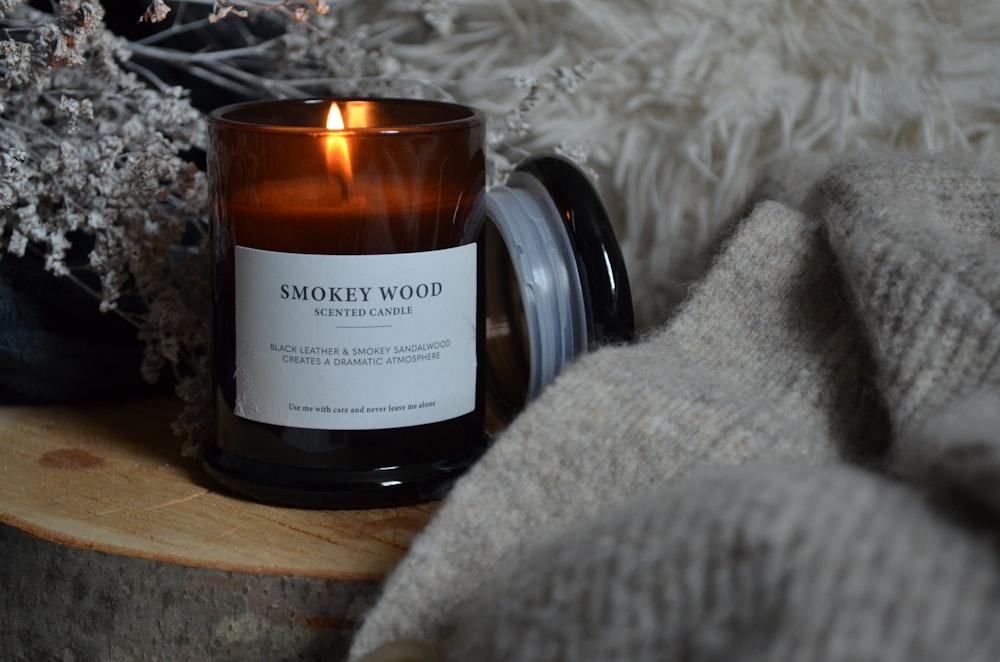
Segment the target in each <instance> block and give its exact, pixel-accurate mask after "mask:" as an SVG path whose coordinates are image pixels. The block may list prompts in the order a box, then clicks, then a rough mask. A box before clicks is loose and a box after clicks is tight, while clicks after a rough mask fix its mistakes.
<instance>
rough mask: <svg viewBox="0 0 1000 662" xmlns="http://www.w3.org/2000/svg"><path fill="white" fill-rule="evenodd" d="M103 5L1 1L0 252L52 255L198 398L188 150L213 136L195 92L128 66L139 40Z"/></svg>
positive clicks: (49, 261)
mask: <svg viewBox="0 0 1000 662" xmlns="http://www.w3.org/2000/svg"><path fill="white" fill-rule="evenodd" d="M103 14H104V10H103V8H102V7H101V6H100V5H97V4H93V3H90V2H86V1H80V0H64V1H63V2H61V3H59V4H58V5H55V9H54V12H53V14H47V13H43V12H40V11H36V10H34V9H31V8H30V7H26V6H23V5H22V6H10V4H9V3H8V5H7V6H6V7H5V8H4V14H3V16H2V20H3V23H2V26H3V34H4V37H5V39H4V40H3V41H0V55H2V56H3V61H2V64H0V92H2V93H3V106H2V108H0V145H2V148H0V250H2V251H4V252H6V253H8V254H9V255H8V256H7V257H4V258H0V259H11V258H12V257H20V256H23V255H24V254H25V253H26V252H35V253H38V254H40V255H42V256H43V258H44V264H45V268H46V269H48V270H49V271H52V272H54V273H56V274H59V275H63V276H65V277H67V278H70V279H73V280H74V281H75V282H77V283H78V284H79V285H80V287H81V288H82V289H84V290H86V291H90V292H92V294H93V295H94V296H95V297H96V299H97V301H98V304H97V305H99V306H100V308H101V310H104V311H114V312H115V313H116V314H119V315H121V316H122V317H123V318H125V319H127V320H128V321H129V322H131V323H132V324H134V325H135V326H136V328H137V334H138V336H139V338H141V339H142V340H143V341H144V342H145V344H146V352H145V361H144V363H143V366H142V372H143V375H144V376H145V377H146V378H147V379H148V380H150V381H156V380H158V379H159V377H160V372H161V370H162V369H163V368H164V367H165V366H168V365H169V366H170V368H172V369H173V370H174V371H175V373H176V377H177V379H178V380H179V384H180V385H181V388H182V389H183V390H185V391H186V392H188V393H189V395H191V396H193V395H194V391H197V390H198V389H197V388H196V387H195V386H194V384H195V383H196V382H199V381H201V377H200V375H199V374H198V373H199V371H200V370H201V368H200V364H201V363H202V361H203V359H202V355H203V354H204V349H205V348H206V347H207V343H208V333H207V331H208V330H207V320H208V315H207V302H208V301H209V299H208V297H207V292H206V291H205V289H206V285H205V278H204V276H203V274H200V273H199V271H200V270H199V269H192V268H191V267H192V265H191V264H189V262H191V261H196V257H197V255H198V254H199V251H201V250H203V244H204V238H203V235H204V232H203V228H204V207H205V186H204V177H203V175H202V174H201V173H199V172H198V169H197V167H196V166H195V165H194V164H193V163H191V162H189V161H188V160H185V159H184V158H182V157H181V153H182V152H184V151H185V150H190V149H192V148H193V147H195V146H196V145H200V144H201V143H202V141H203V137H202V136H203V134H204V119H203V117H202V114H201V113H199V112H198V111H197V110H195V109H194V108H192V107H191V105H190V103H189V102H188V100H187V94H186V92H185V91H184V90H182V89H180V88H176V87H175V88H165V89H153V88H150V87H148V86H147V85H145V84H144V83H142V82H141V81H140V80H139V79H138V78H137V77H136V76H135V75H134V74H132V73H129V72H126V71H125V70H124V69H123V68H122V66H121V65H122V63H123V62H125V61H127V59H128V57H129V55H130V49H129V47H128V44H127V43H125V41H124V40H122V39H120V38H118V37H115V36H114V35H112V34H111V33H110V32H108V31H107V30H106V29H105V28H104V25H103V22H102V18H103ZM185 235H187V236H188V237H191V236H192V235H193V236H194V237H195V239H194V240H188V241H186V242H185V239H184V238H185ZM74 242H85V243H88V244H89V245H90V249H89V252H88V254H87V258H86V262H85V263H83V264H79V263H73V262H72V261H71V260H70V259H69V258H68V254H69V249H70V247H71V246H72V245H73V244H74ZM0 255H2V253H0ZM192 255H193V256H194V257H195V260H192ZM82 273H87V274H94V275H96V276H97V277H98V279H99V284H98V285H97V286H96V287H95V286H93V285H91V282H92V281H91V279H88V278H82V277H81V274H82ZM123 298H127V299H129V300H131V301H137V302H139V306H138V307H136V308H133V307H128V308H122V307H120V306H119V302H120V301H122V299H123ZM205 395H207V390H206V393H205ZM196 397H198V398H199V399H200V396H196ZM189 402H191V403H192V404H194V405H196V406H197V404H198V403H197V401H196V400H194V399H189ZM189 418H190V420H192V421H193V420H197V419H198V418H199V416H197V415H193V416H190V417H189ZM185 433H186V434H187V435H188V436H189V437H191V436H193V435H196V434H201V433H202V432H200V431H199V430H187V431H185Z"/></svg>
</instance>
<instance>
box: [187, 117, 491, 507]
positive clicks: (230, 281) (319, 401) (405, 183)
mask: <svg viewBox="0 0 1000 662" xmlns="http://www.w3.org/2000/svg"><path fill="white" fill-rule="evenodd" d="M322 115H325V117H322ZM211 127H212V133H211V140H212V153H211V154H210V168H209V172H210V179H211V182H212V193H213V205H212V210H213V233H214V246H215V254H216V260H215V269H216V273H215V288H216V310H215V324H214V325H215V337H214V351H213V357H214V358H213V361H214V374H215V381H216V394H217V396H216V397H217V413H218V414H217V419H218V429H217V439H216V443H215V444H213V445H212V446H211V447H210V448H209V450H208V451H207V452H206V456H205V458H206V466H207V467H208V468H209V470H210V472H211V473H212V474H213V475H215V476H216V477H217V478H218V479H220V480H222V481H223V482H225V483H227V484H229V485H230V486H231V487H234V488H235V489H237V490H240V491H242V492H244V493H246V494H249V495H250V496H254V497H257V498H261V499H265V500H271V501H280V502H284V503H294V504H300V505H329V506H343V505H346V506H356V505H386V504H390V503H400V502H406V501H415V500H424V499H428V498H433V497H434V496H435V495H439V494H440V492H441V490H442V489H444V488H445V487H446V486H447V484H448V483H449V482H450V481H451V480H453V479H454V477H455V476H456V475H457V474H458V473H459V472H460V471H461V470H462V469H463V468H464V467H465V466H467V465H468V464H469V463H471V461H472V460H473V459H474V458H475V457H476V456H477V454H478V453H479V452H480V451H481V449H482V445H483V435H484V433H483V375H482V368H481V366H480V364H479V361H478V359H477V356H478V353H479V351H480V349H481V347H482V343H483V338H482V336H483V334H482V333H481V329H482V326H483V325H482V308H483V306H482V301H481V298H482V274H481V273H480V270H479V268H478V264H479V262H480V254H481V251H480V247H479V244H478V243H477V242H476V240H475V236H474V235H475V234H476V233H475V232H473V229H474V228H478V225H479V218H480V215H481V213H482V199H483V193H484V192H483V187H484V182H485V176H484V160H483V147H482V142H483V120H482V116H481V114H480V113H478V112H476V111H473V110H470V109H467V108H464V107H460V106H454V105H450V104H437V103H430V102H407V101H386V102H371V101H342V102H334V103H330V102H323V103H319V102H311V101H288V102H268V103H263V104H244V105H241V106H236V107H233V108H231V109H226V110H223V111H218V112H216V113H215V114H213V120H212V123H211Z"/></svg>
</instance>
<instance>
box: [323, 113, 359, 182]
mask: <svg viewBox="0 0 1000 662" xmlns="http://www.w3.org/2000/svg"><path fill="white" fill-rule="evenodd" d="M326 128H327V129H344V128H346V127H345V125H344V117H343V115H341V114H340V108H339V106H337V104H336V102H334V103H331V104H330V112H329V113H328V114H327V116H326ZM326 167H327V170H328V171H329V173H330V176H331V177H333V178H334V179H338V180H340V185H341V187H342V189H343V192H344V197H345V198H346V197H347V188H348V184H349V183H350V181H351V179H353V174H352V172H351V151H350V149H349V148H348V144H347V138H346V137H345V136H342V135H335V134H333V135H328V136H326Z"/></svg>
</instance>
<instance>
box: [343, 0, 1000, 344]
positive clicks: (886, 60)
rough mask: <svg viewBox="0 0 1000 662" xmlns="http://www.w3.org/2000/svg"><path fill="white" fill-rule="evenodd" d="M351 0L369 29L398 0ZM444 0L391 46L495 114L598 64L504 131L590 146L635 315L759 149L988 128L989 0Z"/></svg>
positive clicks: (690, 250) (994, 50)
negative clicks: (528, 84) (425, 24)
mask: <svg viewBox="0 0 1000 662" xmlns="http://www.w3.org/2000/svg"><path fill="white" fill-rule="evenodd" d="M357 5H358V7H357V8H356V10H355V11H357V12H358V14H359V15H357V16H355V17H354V19H355V20H358V21H364V22H367V23H370V24H371V25H372V28H373V31H372V34H373V35H375V36H378V35H379V34H382V35H385V36H391V37H393V38H395V39H399V37H400V31H401V30H403V23H401V21H402V20H404V19H403V18H402V17H404V16H405V14H406V12H407V11H408V10H409V8H411V7H412V6H413V3H412V2H405V1H403V0H400V2H398V3H366V2H360V3H357ZM365 5H367V6H368V7H365ZM394 5H395V6H398V7H399V13H398V14H397V13H396V12H395V10H394V9H393V6H394ZM445 5H446V3H442V2H435V1H433V0H431V1H428V2H425V3H424V6H425V8H426V11H427V12H428V17H429V18H432V19H437V20H436V23H437V25H439V26H440V25H442V24H444V25H446V26H449V25H450V30H448V31H447V33H446V34H442V35H439V36H436V37H431V38H426V35H424V36H423V37H422V38H420V39H414V45H413V46H410V47H403V48H399V49H397V50H396V55H397V56H398V57H399V58H400V59H401V60H402V61H403V62H404V64H405V65H406V66H407V67H409V68H411V69H412V72H413V74H414V75H418V76H425V77H427V78H429V79H432V80H435V81H440V82H442V83H443V82H445V81H451V83H450V84H447V85H446V88H447V89H448V90H449V91H450V92H451V93H452V94H453V95H454V96H455V97H456V98H457V99H458V100H460V101H463V102H466V103H470V104H474V105H479V106H480V107H483V108H484V109H485V110H487V111H488V112H490V113H491V114H493V115H494V116H495V117H502V115H503V113H504V112H505V111H507V110H509V109H510V108H512V107H514V106H515V105H516V104H517V102H518V101H519V100H520V99H521V97H522V96H523V95H524V94H525V90H524V89H523V88H518V87H517V85H516V84H512V83H517V82H519V81H520V82H523V81H525V80H530V79H531V77H532V76H533V75H536V74H537V75H541V76H543V77H544V76H545V75H546V72H555V74H554V75H553V76H552V78H550V80H551V81H554V85H555V86H556V87H558V85H559V81H560V72H562V73H563V74H566V73H567V72H568V71H569V68H572V67H574V66H577V65H581V64H583V65H586V63H588V62H590V61H592V60H593V61H596V63H597V64H598V65H599V66H597V67H596V68H595V69H594V70H593V71H592V72H591V73H590V74H589V76H588V78H587V79H586V81H584V82H583V83H582V84H580V85H579V86H578V87H577V88H576V89H575V91H574V94H573V95H572V96H564V97H559V98H557V99H556V100H555V101H554V102H551V103H544V104H539V105H538V106H537V109H536V112H534V113H533V114H532V115H530V117H529V118H528V119H529V122H530V125H531V130H530V132H528V133H527V134H526V135H524V136H523V138H521V139H519V140H517V141H516V147H518V148H521V149H523V150H526V151H529V152H530V151H539V150H549V149H553V148H558V147H559V146H560V145H563V144H583V145H584V146H586V147H587V148H588V149H589V151H590V159H589V165H590V166H591V167H592V168H593V169H594V170H595V171H596V172H597V173H598V174H599V175H600V181H599V185H600V187H601V188H602V191H603V193H604V195H605V197H606V200H607V203H608V206H609V208H610V209H611V211H612V213H613V215H614V216H615V219H616V223H617V225H618V234H619V239H620V241H621V243H622V247H623V251H624V254H625V259H626V262H627V263H628V267H629V272H630V276H631V280H632V285H633V290H634V293H635V299H636V311H637V314H638V317H639V321H640V323H642V324H644V325H648V324H652V323H655V322H657V321H659V320H660V319H662V318H663V317H665V316H666V314H667V313H668V312H669V311H670V310H671V308H672V306H673V304H674V303H676V301H677V300H678V299H679V298H680V297H681V296H683V294H684V292H685V289H686V285H687V284H688V283H689V282H690V281H692V280H693V279H695V278H696V277H698V276H699V275H701V274H702V272H703V270H704V268H705V266H706V265H705V260H706V259H707V253H708V251H707V250H706V249H707V247H708V246H709V245H710V243H711V241H712V238H713V236H714V235H715V234H716V233H717V232H718V230H719V229H720V227H721V226H722V225H723V224H725V223H726V221H727V220H729V219H730V218H731V217H732V216H733V215H734V213H735V212H736V211H737V207H738V206H739V204H740V202H741V200H743V199H744V197H745V195H746V194H747V192H748V190H749V189H750V188H751V187H752V186H753V184H754V179H755V174H756V173H757V172H758V170H759V168H760V165H761V164H762V163H763V162H764V161H766V160H768V159H769V158H770V157H772V156H773V155H775V154H777V153H779V152H782V151H785V150H788V149H795V150H809V151H824V152H842V151H854V150H861V149H879V148H886V147H899V146H903V147H910V148H914V149H918V150H922V149H926V150H931V151H942V150H958V151H964V152H971V153H975V154H987V153H990V152H992V151H993V150H995V149H996V143H997V137H998V135H1000V73H998V69H997V65H998V63H1000V38H998V35H1000V3H998V2H995V1H993V0H964V1H961V2H957V1H953V0H864V1H858V2H835V1H833V0H509V1H508V0H505V1H502V2H497V1H496V0H452V2H451V3H450V5H451V6H452V7H453V8H454V10H455V11H454V12H453V15H450V16H449V15H448V14H447V12H442V11H441V10H442V7H444V6H445ZM365 12H368V13H367V14H365ZM414 27H417V26H414ZM563 80H564V82H567V83H568V84H569V85H570V86H573V85H575V78H574V77H573V76H568V77H567V76H563Z"/></svg>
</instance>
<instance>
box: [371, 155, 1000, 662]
mask: <svg viewBox="0 0 1000 662" xmlns="http://www.w3.org/2000/svg"><path fill="white" fill-rule="evenodd" d="M756 190H757V193H756V195H755V196H754V197H753V198H752V199H751V200H750V201H749V202H748V205H747V207H746V208H747V209H748V212H747V214H746V215H745V217H744V218H742V219H741V220H740V221H739V222H737V223H735V224H734V226H733V228H732V230H731V232H730V233H729V236H728V237H727V238H726V240H725V242H724V243H723V244H722V247H721V249H720V250H719V252H718V253H717V256H716V258H715V260H714V262H713V265H712V268H711V269H710V271H709V272H708V273H707V275H706V276H705V277H704V279H703V280H702V281H701V282H699V283H698V284H697V285H696V286H695V287H694V288H693V291H692V293H691V295H690V297H689V298H688V299H687V300H686V302H685V303H684V304H683V305H682V306H681V307H680V309H679V310H678V311H677V313H676V314H675V315H674V316H673V317H672V319H670V320H669V321H667V322H666V323H665V324H664V326H663V327H662V328H660V329H659V330H657V331H656V332H654V333H651V334H649V335H648V336H647V337H645V338H643V339H641V340H639V341H637V342H635V343H633V344H631V345H628V346H617V347H609V348H604V349H601V350H599V351H596V352H593V353H591V354H589V355H587V356H584V357H582V358H581V359H579V360H578V361H577V362H576V363H575V364H573V365H572V366H570V368H569V369H568V370H567V371H565V372H564V373H563V375H562V376H561V377H560V378H559V379H557V380H556V381H555V382H554V383H553V384H552V385H551V386H550V387H549V388H548V389H547V390H545V391H544V392H543V393H542V394H541V396H540V397H539V398H538V399H537V400H536V401H534V402H533V403H532V404H531V405H529V407H528V408H527V409H526V410H525V411H524V412H523V413H522V414H521V415H520V416H519V417H518V418H517V419H516V420H515V421H514V422H513V424H512V425H511V426H510V427H509V428H508V429H507V430H506V431H505V432H504V433H503V434H502V435H500V436H499V438H498V439H497V441H496V443H495V445H494V446H493V447H492V448H491V449H490V450H489V452H488V453H487V454H486V455H485V456H484V457H483V458H482V459H481V461H480V462H478V463H477V464H476V465H475V466H474V467H473V468H472V469H471V471H470V472H469V473H468V474H467V475H466V476H465V477H463V478H462V479H461V480H460V481H459V482H458V483H457V484H456V486H455V488H454V489H453V491H452V492H451V494H450V495H449V496H448V498H447V499H446V500H445V502H444V503H443V504H442V507H441V508H440V510H439V511H438V513H437V515H436V516H435V518H434V519H433V520H432V521H431V523H430V524H429V526H428V528H427V529H426V530H425V531H424V532H423V533H422V534H421V535H420V536H419V537H418V538H417V539H416V540H415V541H414V544H413V546H412V548H411V550H410V551H409V553H408V555H407V556H406V558H405V559H404V560H403V561H402V563H401V564H400V565H399V567H398V568H397V569H396V571H395V572H394V573H393V575H392V576H391V577H390V578H389V580H388V582H387V583H386V585H385V588H384V591H383V594H382V596H381V598H380V600H379V601H378V603H377V604H376V605H375V607H374V609H373V610H372V611H371V612H370V613H369V614H367V616H366V618H365V621H364V623H363V626H362V628H361V629H360V631H359V633H358V635H357V637H356V640H355V643H354V647H353V650H352V658H353V659H357V658H359V657H361V656H362V655H363V654H365V653H367V652H369V651H371V650H373V649H375V648H377V647H378V646H380V645H381V644H384V643H386V642H391V641H395V640H400V639H416V640H419V641H422V642H425V643H426V644H430V645H431V646H433V647H435V648H436V649H437V650H438V651H439V652H440V654H441V656H442V658H443V659H446V660H477V661H479V660H483V661H488V660H567V661H569V660H573V661H585V660H629V661H639V662H641V661H643V660H670V659H678V660H680V659H683V660H688V661H690V660H718V659H726V660H790V659H808V660H819V661H824V660H831V661H832V660H880V661H881V660H943V659H952V660H984V661H985V660H994V659H997V658H998V657H1000V630H998V629H997V628H996V627H994V623H993V621H994V619H995V615H996V614H997V613H1000V556H998V554H997V536H996V532H997V530H998V528H997V524H998V522H1000V171H998V170H997V169H996V168H995V167H993V166H992V165H990V164H983V163H973V162H964V161H961V160H956V159H948V158H945V157H940V156H927V155H916V154H900V153H893V154H881V155H872V154H866V155H855V156H851V157H838V158H836V159H834V158H832V157H826V156H816V155H794V154H792V155H786V156H784V157H781V158H779V159H777V160H775V161H774V162H773V163H771V164H770V166H769V167H768V168H767V169H766V171H765V172H764V174H763V176H762V178H761V181H760V185H759V186H758V187H757V189H756Z"/></svg>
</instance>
